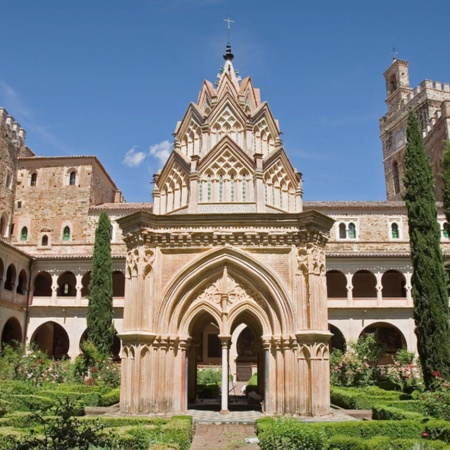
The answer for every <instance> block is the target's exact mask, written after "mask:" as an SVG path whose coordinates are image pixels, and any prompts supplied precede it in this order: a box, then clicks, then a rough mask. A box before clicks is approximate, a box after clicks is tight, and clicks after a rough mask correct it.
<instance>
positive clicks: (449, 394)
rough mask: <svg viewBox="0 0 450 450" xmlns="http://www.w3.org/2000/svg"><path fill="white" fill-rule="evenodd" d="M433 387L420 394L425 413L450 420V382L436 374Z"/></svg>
mask: <svg viewBox="0 0 450 450" xmlns="http://www.w3.org/2000/svg"><path fill="white" fill-rule="evenodd" d="M431 388H432V390H431V391H428V392H423V393H422V394H421V395H420V399H421V400H422V402H423V407H424V410H425V413H426V414H427V415H429V416H431V417H435V418H437V419H444V420H449V421H450V382H448V381H446V380H444V379H443V378H441V377H439V376H437V375H436V376H435V379H434V382H433V384H432V385H431Z"/></svg>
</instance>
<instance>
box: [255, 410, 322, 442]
mask: <svg viewBox="0 0 450 450" xmlns="http://www.w3.org/2000/svg"><path fill="white" fill-rule="evenodd" d="M258 438H259V446H260V448H261V449H262V450H278V449H279V450H302V449H303V450H323V449H324V448H326V443H325V442H326V436H325V433H323V432H322V431H321V430H317V429H313V428H312V427H311V426H309V425H308V424H304V423H302V422H299V421H298V420H295V419H285V418H281V419H276V420H274V421H273V422H271V423H270V424H268V426H267V427H265V428H264V429H263V430H260V432H259V433H258Z"/></svg>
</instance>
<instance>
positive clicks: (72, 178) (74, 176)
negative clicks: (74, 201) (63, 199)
mask: <svg viewBox="0 0 450 450" xmlns="http://www.w3.org/2000/svg"><path fill="white" fill-rule="evenodd" d="M76 182H77V173H76V172H75V170H72V171H71V172H70V173H69V184H70V186H75V183H76Z"/></svg>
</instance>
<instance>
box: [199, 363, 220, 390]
mask: <svg viewBox="0 0 450 450" xmlns="http://www.w3.org/2000/svg"><path fill="white" fill-rule="evenodd" d="M197 384H201V385H209V384H211V385H215V386H221V385H222V370H221V369H214V368H212V367H211V368H207V369H200V370H198V371H197Z"/></svg>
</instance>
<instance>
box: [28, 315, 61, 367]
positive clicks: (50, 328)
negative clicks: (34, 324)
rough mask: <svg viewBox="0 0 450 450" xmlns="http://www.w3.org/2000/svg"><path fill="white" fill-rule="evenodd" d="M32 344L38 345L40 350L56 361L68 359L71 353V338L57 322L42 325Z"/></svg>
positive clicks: (35, 333)
mask: <svg viewBox="0 0 450 450" xmlns="http://www.w3.org/2000/svg"><path fill="white" fill-rule="evenodd" d="M31 343H32V344H36V345H37V347H38V348H39V350H42V351H44V352H45V353H47V355H48V356H49V357H51V358H54V359H63V358H66V357H67V352H68V351H69V336H68V335H67V332H66V330H64V328H63V327H62V326H61V325H59V324H57V323H56V322H47V323H44V324H43V325H41V326H40V327H39V328H38V329H37V330H36V331H35V332H34V335H33V337H32V339H31Z"/></svg>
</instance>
